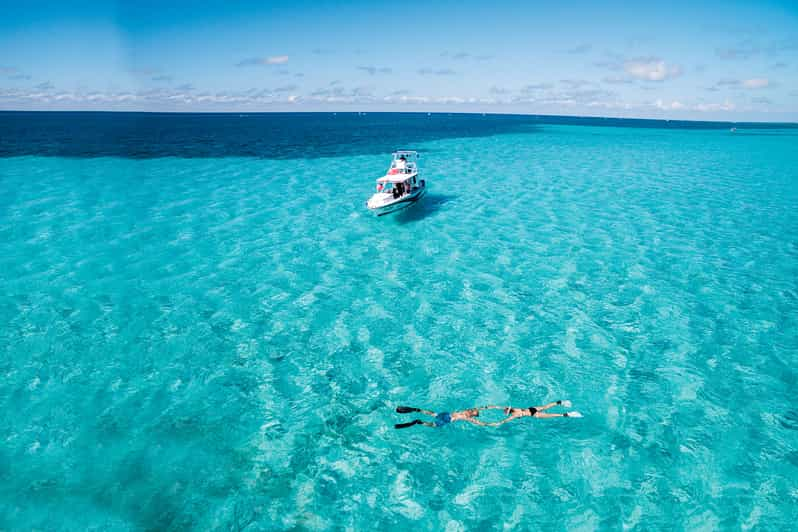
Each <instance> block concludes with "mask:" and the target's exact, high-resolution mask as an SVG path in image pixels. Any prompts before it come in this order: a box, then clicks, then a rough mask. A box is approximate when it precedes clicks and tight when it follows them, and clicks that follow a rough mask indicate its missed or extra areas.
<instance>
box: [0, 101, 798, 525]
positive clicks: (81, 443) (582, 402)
mask: <svg viewBox="0 0 798 532" xmlns="http://www.w3.org/2000/svg"><path fill="white" fill-rule="evenodd" d="M736 127H737V128H738V129H737V131H736V132H734V133H732V132H730V131H729V129H730V124H712V123H706V124H702V123H689V124H687V123H674V122H661V121H660V122H657V121H627V120H622V121H618V120H604V119H578V118H558V117H523V116H486V117H483V116H480V115H476V116H468V115H451V116H450V115H431V116H427V115H396V114H376V115H374V114H369V115H365V116H359V115H354V114H338V115H329V114H319V115H291V114H282V115H247V116H238V115H157V114H152V115H151V114H114V113H107V114H104V113H0V155H2V157H0V440H2V442H3V444H2V446H0V530H31V529H41V530H55V529H66V530H86V529H93V530H185V529H198V530H209V529H211V530H218V529H224V530H231V529H232V530H241V529H246V530H285V529H292V530H293V529H296V530H307V529H310V530H340V529H354V530H366V529H373V528H379V529H384V530H394V529H408V530H416V529H421V530H441V529H445V530H475V529H476V530H499V529H501V530H504V529H517V530H530V529H533V530H535V529H544V530H595V529H611V530H618V529H621V528H624V529H637V530H652V529H666V530H673V529H688V530H718V529H734V530H738V529H745V530H749V529H754V530H787V529H791V528H793V527H794V523H795V519H796V517H798V515H797V513H798V510H797V509H798V407H796V401H795V397H796V391H795V390H796V384H798V371H797V370H796V363H797V362H798V211H796V208H795V207H796V205H798V150H796V134H797V133H798V130H796V129H795V128H794V127H786V126H778V125H770V126H762V125H741V124H737V125H736ZM400 147H401V148H415V149H418V150H419V151H420V152H421V155H422V157H421V167H422V175H423V176H424V178H425V179H426V180H427V181H428V183H429V184H430V192H429V195H428V197H427V198H425V199H424V200H423V202H422V203H420V204H419V205H417V206H415V207H413V208H412V209H410V210H408V211H405V212H403V213H401V214H399V215H396V216H394V217H385V218H379V219H377V218H374V217H373V216H370V215H369V213H368V212H366V209H365V206H364V204H365V201H366V198H367V197H368V195H369V194H371V193H372V191H373V190H374V179H376V178H377V177H379V176H380V175H382V173H383V172H384V171H385V168H386V166H387V164H388V160H389V159H388V158H389V152H390V150H392V149H395V148H400ZM556 399H570V400H571V401H573V403H574V406H573V409H575V410H579V411H581V412H582V414H584V417H583V418H581V419H562V418H560V419H551V420H537V419H536V420H530V419H523V420H519V421H516V422H513V423H509V424H506V425H504V426H502V427H500V428H483V427H475V426H470V425H464V424H458V423H455V424H451V425H449V426H446V427H443V428H440V429H429V428H426V427H413V428H410V429H406V430H394V428H393V424H394V423H397V422H399V421H406V420H408V419H412V417H409V416H406V415H399V414H396V413H395V412H394V409H395V407H396V406H397V405H400V404H409V405H412V406H419V407H425V408H429V409H431V410H435V411H443V410H456V409H460V408H466V407H470V406H473V405H481V404H491V403H492V404H509V405H514V406H519V407H526V406H530V405H535V404H541V403H545V402H548V401H553V400H556ZM490 414H497V413H496V412H492V413H490ZM484 419H497V417H496V415H493V416H489V415H488V413H486V414H485V415H484Z"/></svg>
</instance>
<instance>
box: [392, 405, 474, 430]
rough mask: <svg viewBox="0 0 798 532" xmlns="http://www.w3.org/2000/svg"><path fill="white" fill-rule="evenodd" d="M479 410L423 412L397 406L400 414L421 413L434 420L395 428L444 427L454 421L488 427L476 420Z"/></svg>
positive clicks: (410, 423) (398, 424) (419, 409)
mask: <svg viewBox="0 0 798 532" xmlns="http://www.w3.org/2000/svg"><path fill="white" fill-rule="evenodd" d="M479 410H480V409H479V408H469V409H468V410H460V411H457V412H437V413H436V412H430V411H429V410H423V409H421V408H413V407H412V406H397V407H396V411H397V412H398V413H400V414H409V413H411V412H421V413H422V414H426V415H428V416H430V417H432V418H434V420H433V421H421V420H420V419H414V420H413V421H410V422H409V423H397V424H396V425H394V428H397V429H404V428H407V427H412V426H413V425H425V426H427V427H442V426H444V425H448V424H449V423H451V422H452V421H468V422H469V423H473V424H474V425H488V424H489V423H483V422H482V421H480V420H478V419H476V417H477V416H479Z"/></svg>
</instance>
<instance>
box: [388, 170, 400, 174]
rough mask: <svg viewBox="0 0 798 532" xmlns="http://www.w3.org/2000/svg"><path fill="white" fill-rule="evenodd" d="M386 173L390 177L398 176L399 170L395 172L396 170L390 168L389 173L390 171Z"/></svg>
mask: <svg viewBox="0 0 798 532" xmlns="http://www.w3.org/2000/svg"><path fill="white" fill-rule="evenodd" d="M388 173H389V174H390V175H394V174H398V173H399V170H397V169H396V168H391V171H390V172H388Z"/></svg>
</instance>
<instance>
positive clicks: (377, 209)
mask: <svg viewBox="0 0 798 532" xmlns="http://www.w3.org/2000/svg"><path fill="white" fill-rule="evenodd" d="M426 193H427V183H426V181H424V180H423V179H419V178H418V153H417V152H414V151H409V150H401V151H397V152H395V153H394V154H393V158H392V159H391V167H390V168H389V169H388V173H386V174H385V175H384V176H383V177H381V178H379V179H377V192H376V193H375V194H374V195H373V196H371V198H369V200H368V202H367V203H366V206H367V207H368V208H369V210H371V212H373V213H375V214H376V215H377V216H384V215H386V214H390V213H392V212H396V211H400V210H402V209H405V208H407V207H409V206H411V205H413V204H414V203H415V202H417V201H418V200H419V199H421V198H422V197H423V196H424V194H426Z"/></svg>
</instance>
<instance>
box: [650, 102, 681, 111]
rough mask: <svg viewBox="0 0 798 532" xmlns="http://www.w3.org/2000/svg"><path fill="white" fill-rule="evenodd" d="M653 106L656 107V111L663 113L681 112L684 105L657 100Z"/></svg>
mask: <svg viewBox="0 0 798 532" xmlns="http://www.w3.org/2000/svg"><path fill="white" fill-rule="evenodd" d="M654 105H655V106H656V107H657V109H662V110H663V111H681V110H682V109H685V105H684V104H683V103H682V102H679V101H676V100H674V101H672V102H670V103H667V102H663V101H662V100H657V101H656V102H654Z"/></svg>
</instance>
